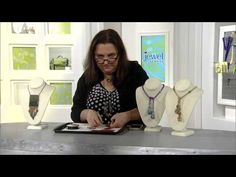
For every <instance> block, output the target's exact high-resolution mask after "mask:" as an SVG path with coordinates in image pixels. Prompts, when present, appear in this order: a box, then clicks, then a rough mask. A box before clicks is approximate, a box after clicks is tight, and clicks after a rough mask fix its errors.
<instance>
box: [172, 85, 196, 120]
mask: <svg viewBox="0 0 236 177" xmlns="http://www.w3.org/2000/svg"><path fill="white" fill-rule="evenodd" d="M196 88H197V87H194V88H193V89H192V90H190V91H188V92H187V93H186V94H185V95H183V96H182V97H180V96H179V95H178V94H177V93H176V91H175V87H174V88H173V90H174V92H175V95H176V96H177V97H178V103H177V105H176V108H175V113H176V114H178V118H177V119H178V121H179V122H182V121H183V119H182V112H181V105H180V101H181V100H182V98H184V97H185V96H186V95H188V94H190V93H191V92H192V91H193V90H194V89H196Z"/></svg>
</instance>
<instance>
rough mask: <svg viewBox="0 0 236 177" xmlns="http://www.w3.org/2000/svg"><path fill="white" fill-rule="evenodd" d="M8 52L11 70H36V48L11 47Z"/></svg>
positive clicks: (31, 46) (28, 46)
mask: <svg viewBox="0 0 236 177" xmlns="http://www.w3.org/2000/svg"><path fill="white" fill-rule="evenodd" d="M10 51H11V56H10V57H11V65H12V67H11V68H13V70H36V67H37V66H36V64H37V61H36V46H34V45H12V46H10Z"/></svg>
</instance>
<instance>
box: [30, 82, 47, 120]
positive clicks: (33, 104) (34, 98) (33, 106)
mask: <svg viewBox="0 0 236 177" xmlns="http://www.w3.org/2000/svg"><path fill="white" fill-rule="evenodd" d="M45 86H46V83H45V84H44V86H43V88H42V89H41V91H40V92H39V94H38V95H32V94H31V93H30V89H29V86H28V91H29V95H30V98H29V110H28V112H29V114H30V117H32V119H34V117H35V116H36V114H37V113H38V106H39V95H40V94H41V92H42V91H43V89H44V87H45Z"/></svg>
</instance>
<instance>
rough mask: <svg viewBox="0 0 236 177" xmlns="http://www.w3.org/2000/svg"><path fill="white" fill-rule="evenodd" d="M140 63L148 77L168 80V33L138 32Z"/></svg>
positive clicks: (163, 81)
mask: <svg viewBox="0 0 236 177" xmlns="http://www.w3.org/2000/svg"><path fill="white" fill-rule="evenodd" d="M139 37H140V55H141V57H140V58H141V65H142V67H143V69H144V70H145V71H146V73H147V75H148V76H149V77H150V78H158V79H160V81H161V82H162V83H166V82H168V80H167V78H168V77H167V76H168V71H167V67H166V66H168V65H167V64H168V63H167V62H168V50H169V48H168V33H167V32H163V33H143V34H140V36H139Z"/></svg>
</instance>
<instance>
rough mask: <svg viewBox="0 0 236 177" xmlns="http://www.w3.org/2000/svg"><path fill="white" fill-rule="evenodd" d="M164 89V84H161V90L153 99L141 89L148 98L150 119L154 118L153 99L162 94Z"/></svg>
mask: <svg viewBox="0 0 236 177" xmlns="http://www.w3.org/2000/svg"><path fill="white" fill-rule="evenodd" d="M163 88H164V84H162V88H161V90H160V91H159V92H158V93H157V94H156V95H155V96H154V97H151V96H149V95H148V94H147V92H146V91H145V89H144V87H143V86H142V89H143V92H144V94H145V95H146V96H147V97H148V99H149V102H148V111H147V113H148V115H151V119H154V118H155V112H154V100H155V98H156V97H157V96H158V95H159V94H160V93H161V92H162V90H163Z"/></svg>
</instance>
